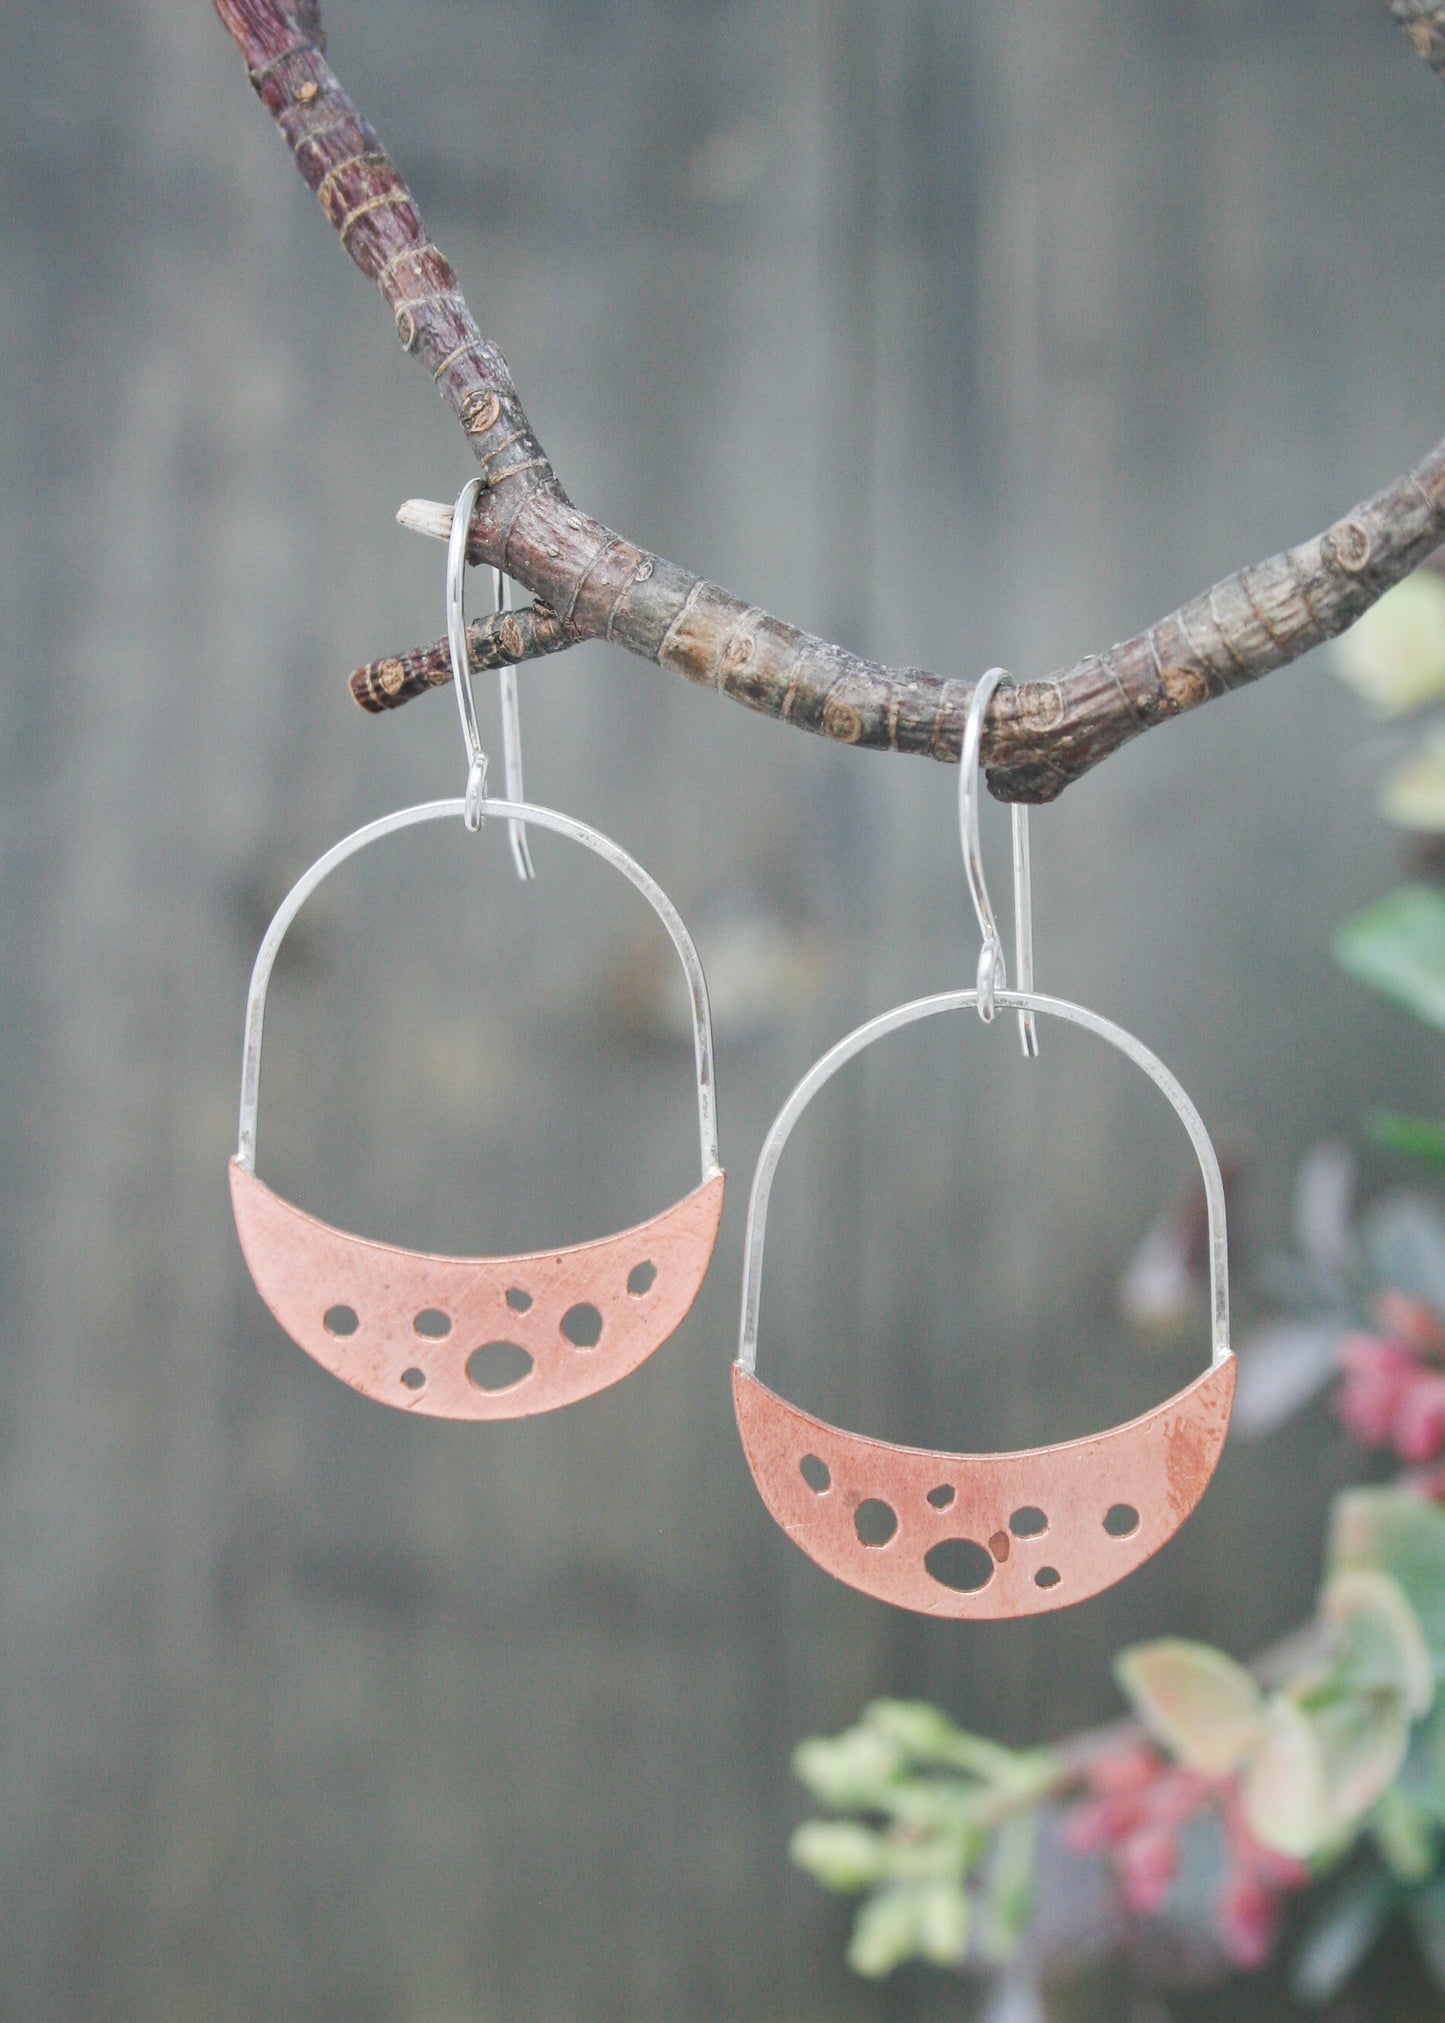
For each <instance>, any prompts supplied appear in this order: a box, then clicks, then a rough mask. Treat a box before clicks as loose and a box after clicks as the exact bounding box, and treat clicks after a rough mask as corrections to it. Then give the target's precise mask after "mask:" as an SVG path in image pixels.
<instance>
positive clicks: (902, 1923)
mask: <svg viewBox="0 0 1445 2023" xmlns="http://www.w3.org/2000/svg"><path fill="white" fill-rule="evenodd" d="M967 1947H968V1898H967V1897H966V1896H965V1895H964V1893H963V1891H962V1890H961V1889H959V1888H957V1887H955V1886H952V1885H950V1884H947V1883H934V1884H925V1885H921V1886H920V1885H915V1884H901V1885H899V1886H897V1887H895V1888H892V1889H885V1890H880V1891H878V1893H877V1895H876V1896H871V1897H870V1898H869V1899H868V1901H867V1903H866V1904H864V1906H863V1908H862V1910H860V1911H859V1913H858V1916H857V1918H856V1919H855V1921H854V1925H853V1936H852V1939H851V1940H850V1941H849V1945H848V1965H849V1966H850V1967H851V1968H852V1969H853V1971H854V1972H855V1973H857V1974H866V1975H867V1976H868V1978H869V1979H870V1980H877V1979H879V1978H881V1976H883V1975H884V1974H890V1973H892V1971H893V1969H894V1968H895V1967H898V1966H901V1965H902V1964H903V1962H904V1961H905V1960H908V1959H911V1958H913V1957H914V1955H915V1954H918V1955H921V1956H922V1957H923V1958H924V1959H926V1960H935V1961H938V1962H940V1963H942V1964H945V1965H948V1964H952V1963H953V1962H955V1961H957V1960H961V1959H962V1958H963V1955H964V1953H965V1951H966V1950H967Z"/></svg>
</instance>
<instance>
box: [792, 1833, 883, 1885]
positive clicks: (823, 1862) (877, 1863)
mask: <svg viewBox="0 0 1445 2023" xmlns="http://www.w3.org/2000/svg"><path fill="white" fill-rule="evenodd" d="M788 1853H789V1855H790V1856H791V1857H792V1859H793V1861H795V1862H796V1863H797V1865H798V1867H799V1868H803V1869H806V1870H807V1871H808V1874H809V1875H810V1876H812V1877H813V1879H814V1881H815V1882H820V1883H821V1884H822V1885H823V1887H824V1889H825V1890H843V1891H855V1890H867V1889H872V1888H873V1887H874V1885H875V1884H877V1883H880V1882H882V1880H883V1878H884V1877H885V1876H886V1875H887V1874H888V1873H889V1871H890V1869H891V1866H892V1862H891V1858H890V1849H889V1846H888V1843H887V1841H886V1840H885V1839H884V1838H883V1835H882V1834H881V1833H875V1832H874V1831H873V1830H872V1828H870V1827H866V1826H859V1825H857V1824H856V1822H854V1821H852V1820H841V1819H830V1820H824V1819H810V1820H807V1821H806V1822H805V1823H804V1824H803V1825H802V1826H800V1827H799V1828H798V1830H797V1832H796V1833H795V1834H794V1835H793V1838H792V1841H791V1842H790V1843H789V1847H788Z"/></svg>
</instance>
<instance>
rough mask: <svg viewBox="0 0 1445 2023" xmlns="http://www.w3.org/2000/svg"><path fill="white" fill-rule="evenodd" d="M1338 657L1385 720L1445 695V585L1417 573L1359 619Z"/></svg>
mask: <svg viewBox="0 0 1445 2023" xmlns="http://www.w3.org/2000/svg"><path fill="white" fill-rule="evenodd" d="M1332 658H1333V660H1334V663H1335V666H1336V668H1337V669H1338V670H1339V672H1340V673H1341V674H1342V675H1343V676H1344V678H1345V680H1346V681H1347V682H1349V684H1350V686H1351V687H1352V688H1354V689H1355V690H1357V691H1358V693H1359V694H1360V695H1362V696H1363V697H1364V698H1365V700H1366V701H1367V702H1369V703H1371V704H1372V705H1373V706H1374V708H1375V709H1377V710H1378V711H1379V712H1380V714H1381V715H1382V716H1399V715H1402V714H1403V713H1404V711H1406V710H1410V709H1418V708H1419V707H1420V705H1421V704H1422V703H1427V702H1433V701H1435V700H1436V698H1437V697H1439V696H1442V695H1445V581H1442V580H1441V578H1440V577H1439V576H1437V575H1436V574H1435V573H1434V571H1433V570H1429V569H1417V570H1416V571H1415V573H1414V575H1413V576H1407V577H1406V578H1405V580H1404V582H1403V583H1397V584H1396V585H1395V587H1394V589H1393V590H1387V591H1386V592H1385V595H1384V596H1383V597H1382V598H1380V600H1379V602H1378V603H1376V604H1373V605H1371V607H1370V609H1369V610H1368V611H1367V612H1366V613H1365V614H1364V616H1363V617H1362V618H1359V619H1357V620H1356V621H1355V623H1354V625H1353V626H1351V628H1350V630H1349V631H1348V632H1347V633H1345V635H1344V636H1343V638H1341V639H1339V640H1337V641H1336V643H1335V647H1334V651H1333V655H1332Z"/></svg>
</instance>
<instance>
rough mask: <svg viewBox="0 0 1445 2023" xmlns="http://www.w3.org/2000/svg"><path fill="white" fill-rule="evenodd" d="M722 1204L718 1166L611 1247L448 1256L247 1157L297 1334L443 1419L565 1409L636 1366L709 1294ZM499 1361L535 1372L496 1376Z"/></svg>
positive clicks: (260, 1236) (237, 1176)
mask: <svg viewBox="0 0 1445 2023" xmlns="http://www.w3.org/2000/svg"><path fill="white" fill-rule="evenodd" d="M722 1201H723V1176H722V1174H721V1173H716V1174H714V1175H713V1177H712V1178H711V1179H710V1180H707V1181H705V1182H704V1183H703V1185H702V1186H701V1187H699V1188H697V1189H696V1190H695V1192H693V1193H692V1194H689V1195H687V1196H685V1197H684V1199H683V1200H681V1201H679V1202H677V1203H676V1204H675V1206H673V1207H672V1208H668V1209H665V1210H664V1211H663V1213H662V1214H661V1215H658V1216H654V1217H653V1219H652V1220H651V1221H650V1222H643V1223H639V1224H638V1225H637V1226H636V1227H635V1228H632V1229H624V1230H622V1231H621V1232H620V1233H619V1234H618V1235H616V1236H607V1237H603V1238H601V1239H600V1240H599V1241H597V1242H595V1243H583V1244H578V1245H576V1246H574V1247H573V1248H571V1249H568V1250H557V1251H539V1252H536V1253H534V1254H532V1255H528V1256H523V1257H500V1258H485V1257H432V1256H429V1255H427V1254H426V1253H425V1252H420V1251H411V1250H399V1249H396V1248H394V1247H393V1246H391V1245H389V1244H384V1243H372V1242H370V1241H369V1240H368V1239H366V1238H365V1237H360V1236H350V1235H348V1234H347V1233H346V1232H345V1231H344V1230H340V1229H332V1228H331V1227H330V1226H329V1224H327V1223H324V1222H318V1221H317V1220H316V1218H315V1217H314V1216H310V1215H307V1214H306V1213H305V1212H304V1211H303V1210H302V1209H299V1208H296V1207H293V1206H292V1204H291V1203H290V1202H289V1201H283V1200H282V1199H281V1197H280V1196H279V1195H278V1194H273V1193H272V1191H271V1189H270V1188H269V1187H267V1186H266V1184H265V1183H264V1181H261V1180H258V1179H257V1178H256V1176H255V1174H254V1173H251V1172H249V1171H248V1170H247V1169H246V1168H245V1167H244V1166H242V1165H241V1164H240V1163H239V1161H237V1160H235V1159H233V1160H232V1161H231V1203H232V1206H233V1208H234V1210H235V1215H236V1229H237V1232H238V1234H239V1235H240V1238H241V1248H242V1250H243V1251H244V1252H245V1256H246V1263H247V1264H248V1266H249V1267H250V1271H251V1276H252V1278H253V1279H254V1280H255V1282H256V1286H257V1289H258V1291H259V1292H260V1294H261V1297H262V1298H263V1299H264V1300H265V1302H266V1304H267V1306H268V1307H270V1309H271V1311H272V1313H273V1314H274V1315H275V1316H276V1319H277V1320H278V1321H279V1322H280V1323H281V1326H282V1327H283V1328H284V1329H285V1330H286V1332H287V1334H288V1335H290V1336H291V1338H292V1340H293V1341H295V1342H297V1343H299V1344H300V1346H301V1347H302V1348H303V1349H305V1350H306V1352H307V1354H308V1355H311V1356H314V1357H315V1358H316V1361H317V1362H318V1363H321V1364H322V1365H323V1366H324V1367H325V1368H326V1369H328V1370H330V1371H331V1373H332V1375H333V1376H337V1377H340V1378H341V1380H342V1382H343V1383H347V1384H350V1385H352V1386H353V1388H354V1389H356V1390H358V1391H361V1392H364V1393H365V1395H366V1396H367V1397H368V1398H374V1399H375V1400H376V1401H377V1402H378V1403H379V1404H383V1405H395V1406H398V1407H399V1408H400V1409H401V1410H403V1411H408V1412H422V1413H426V1414H429V1415H431V1416H433V1417H435V1418H442V1419H519V1418H524V1417H526V1416H527V1415H528V1414H530V1413H533V1412H551V1411H555V1410H556V1408H557V1407H558V1406H559V1405H570V1404H573V1403H575V1402H576V1400H577V1399H579V1398H586V1397H590V1396H591V1394H592V1393H593V1392H594V1391H601V1390H604V1389H605V1388H606V1387H607V1386H608V1385H609V1384H615V1383H616V1382H617V1381H618V1379H619V1378H621V1377H626V1376H628V1375H630V1374H631V1372H632V1371H633V1370H635V1369H636V1368H637V1367H638V1365H639V1364H640V1363H643V1362H645V1361H646V1360H647V1358H648V1357H649V1356H650V1355H651V1354H652V1352H653V1350H654V1349H656V1348H657V1347H658V1346H659V1344H660V1343H662V1342H664V1341H666V1340H667V1337H668V1336H669V1335H670V1334H671V1333H672V1332H673V1330H674V1329H675V1328H676V1327H677V1326H678V1324H679V1322H680V1321H681V1320H682V1318H683V1316H684V1315H685V1314H686V1313H687V1310H688V1308H689V1307H690V1306H691V1305H692V1303H693V1300H694V1299H695V1298H696V1296H697V1290H698V1287H699V1286H700V1285H701V1284H702V1281H703V1278H704V1277H705V1275H706V1273H707V1268H708V1263H709V1261H710V1260H711V1257H712V1252H713V1244H714V1242H715V1241H716V1239H717V1228H718V1219H719V1217H720V1216H721V1214H722ZM649 1266H650V1267H651V1271H650V1273H649V1271H648V1270H647V1267H649ZM629 1280H631V1288H629ZM588 1309H590V1310H591V1311H590V1312H589V1311H585V1310H588ZM328 1316H330V1321H329V1322H328ZM418 1321H420V1322H421V1324H422V1325H421V1327H420V1328H419V1327H418V1325H417V1324H418ZM564 1322H566V1323H567V1330H566V1331H564ZM343 1327H345V1328H346V1329H347V1331H346V1332H339V1329H341V1328H343ZM571 1335H580V1336H583V1337H586V1336H588V1335H592V1336H593V1340H592V1342H591V1344H590V1346H589V1345H586V1344H585V1342H584V1343H583V1344H580V1345H579V1343H578V1342H576V1341H574V1340H572V1339H570V1336H571ZM518 1351H520V1352H521V1353H520V1354H519V1353H518ZM493 1352H495V1353H493ZM527 1358H530V1359H531V1367H530V1369H528V1368H525V1367H524V1365H525V1363H526V1360H527ZM499 1368H500V1372H501V1375H502V1376H503V1377H504V1378H505V1376H506V1375H507V1374H508V1372H509V1371H519V1372H520V1374H517V1375H516V1376H515V1381H510V1382H506V1383H505V1384H504V1386H503V1387H501V1388H485V1386H486V1385H488V1384H490V1383H492V1382H493V1381H494V1380H495V1379H496V1376H497V1373H498V1369H499ZM469 1372H470V1374H469Z"/></svg>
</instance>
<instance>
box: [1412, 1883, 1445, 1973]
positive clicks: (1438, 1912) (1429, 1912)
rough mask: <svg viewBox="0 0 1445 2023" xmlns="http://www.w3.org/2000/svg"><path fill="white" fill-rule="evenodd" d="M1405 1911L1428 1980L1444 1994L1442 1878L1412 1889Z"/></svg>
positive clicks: (1444, 1900) (1444, 1896) (1444, 1903)
mask: <svg viewBox="0 0 1445 2023" xmlns="http://www.w3.org/2000/svg"><path fill="white" fill-rule="evenodd" d="M1405 1908H1406V1911H1407V1913H1408V1915H1409V1919H1410V1925H1411V1928H1412V1930H1413V1931H1414V1934H1415V1941H1416V1944H1417V1945H1418V1946H1419V1948H1420V1956H1421V1958H1422V1959H1423V1960H1424V1962H1425V1965H1426V1967H1427V1968H1428V1970H1429V1973H1430V1978H1431V1980H1432V1981H1434V1983H1435V1986H1436V1987H1437V1988H1438V1989H1439V1990H1440V1991H1441V1993H1442V1994H1445V1878H1442V1879H1441V1880H1439V1881H1437V1882H1433V1883H1430V1884H1429V1885H1428V1886H1427V1887H1426V1888H1424V1889H1419V1890H1412V1891H1411V1892H1410V1895H1409V1896H1408V1897H1407V1898H1406V1900H1405Z"/></svg>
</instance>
